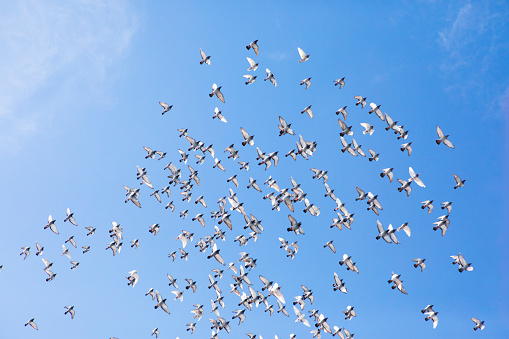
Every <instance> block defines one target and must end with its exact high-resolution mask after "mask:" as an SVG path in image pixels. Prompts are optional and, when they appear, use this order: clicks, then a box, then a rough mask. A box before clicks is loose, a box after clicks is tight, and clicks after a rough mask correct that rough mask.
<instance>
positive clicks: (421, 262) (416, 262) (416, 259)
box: [412, 258, 426, 272]
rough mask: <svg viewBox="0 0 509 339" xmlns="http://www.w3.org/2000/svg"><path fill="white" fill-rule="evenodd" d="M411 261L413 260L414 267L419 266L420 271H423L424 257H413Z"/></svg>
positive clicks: (424, 265) (424, 266)
mask: <svg viewBox="0 0 509 339" xmlns="http://www.w3.org/2000/svg"><path fill="white" fill-rule="evenodd" d="M412 261H414V262H415V264H414V267H415V268H417V266H419V267H420V268H421V272H422V271H424V269H425V268H426V264H425V263H424V261H426V259H421V258H415V259H412Z"/></svg>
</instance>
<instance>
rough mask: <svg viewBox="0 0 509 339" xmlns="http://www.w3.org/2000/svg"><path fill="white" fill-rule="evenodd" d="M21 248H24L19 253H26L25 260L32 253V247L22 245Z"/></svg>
mask: <svg viewBox="0 0 509 339" xmlns="http://www.w3.org/2000/svg"><path fill="white" fill-rule="evenodd" d="M21 249H22V250H23V251H22V252H21V253H20V254H19V255H23V254H24V255H25V257H24V258H23V260H25V259H26V258H27V257H28V256H29V255H30V247H27V246H25V247H21Z"/></svg>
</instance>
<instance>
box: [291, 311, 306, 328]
mask: <svg viewBox="0 0 509 339" xmlns="http://www.w3.org/2000/svg"><path fill="white" fill-rule="evenodd" d="M293 311H294V312H295V315H296V316H297V319H295V322H296V323H298V322H299V321H300V322H302V323H303V324H304V325H306V326H307V327H309V321H308V320H307V319H306V315H305V314H302V313H301V312H300V310H299V309H298V308H297V307H295V306H293Z"/></svg>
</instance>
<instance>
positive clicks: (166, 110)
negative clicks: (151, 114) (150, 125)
mask: <svg viewBox="0 0 509 339" xmlns="http://www.w3.org/2000/svg"><path fill="white" fill-rule="evenodd" d="M159 105H161V107H162V108H163V113H161V114H162V115H164V113H166V112H169V111H170V109H171V108H172V107H173V105H168V104H167V103H165V102H162V101H159Z"/></svg>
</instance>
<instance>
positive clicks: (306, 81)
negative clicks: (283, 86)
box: [300, 78, 311, 89]
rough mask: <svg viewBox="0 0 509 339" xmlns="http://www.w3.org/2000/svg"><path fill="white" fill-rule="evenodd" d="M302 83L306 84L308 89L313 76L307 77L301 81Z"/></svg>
mask: <svg viewBox="0 0 509 339" xmlns="http://www.w3.org/2000/svg"><path fill="white" fill-rule="evenodd" d="M300 84H301V85H304V84H305V85H306V89H308V88H309V87H310V86H311V78H306V79H304V80H302V81H301V82H300Z"/></svg>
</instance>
